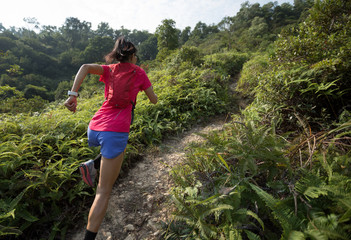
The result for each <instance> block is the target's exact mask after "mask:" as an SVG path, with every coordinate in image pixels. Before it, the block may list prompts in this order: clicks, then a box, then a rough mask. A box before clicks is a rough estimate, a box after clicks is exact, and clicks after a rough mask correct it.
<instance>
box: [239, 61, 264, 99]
mask: <svg viewBox="0 0 351 240" xmlns="http://www.w3.org/2000/svg"><path fill="white" fill-rule="evenodd" d="M268 61H269V59H268V57H267V56H265V55H255V56H254V57H253V58H251V59H250V60H249V61H247V62H245V63H244V65H243V69H242V71H241V74H240V79H239V81H238V85H237V90H238V91H239V92H241V93H242V94H244V95H245V96H251V97H253V96H254V95H255V91H254V90H255V88H256V87H257V85H258V83H259V82H260V81H262V76H261V75H262V73H263V72H266V71H267V67H268Z"/></svg>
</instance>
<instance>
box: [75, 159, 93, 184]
mask: <svg viewBox="0 0 351 240" xmlns="http://www.w3.org/2000/svg"><path fill="white" fill-rule="evenodd" d="M79 170H80V174H82V178H83V181H84V182H85V183H86V184H88V185H89V186H90V187H93V186H94V181H95V177H96V172H97V171H96V169H95V167H94V160H92V159H90V160H89V161H86V162H84V163H82V164H80V166H79Z"/></svg>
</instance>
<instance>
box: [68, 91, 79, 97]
mask: <svg viewBox="0 0 351 240" xmlns="http://www.w3.org/2000/svg"><path fill="white" fill-rule="evenodd" d="M67 94H68V96H75V97H78V93H77V92H72V91H68V93H67Z"/></svg>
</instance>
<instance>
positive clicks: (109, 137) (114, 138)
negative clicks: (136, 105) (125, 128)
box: [88, 127, 129, 158]
mask: <svg viewBox="0 0 351 240" xmlns="http://www.w3.org/2000/svg"><path fill="white" fill-rule="evenodd" d="M128 136H129V133H127V132H107V131H94V130H91V129H90V128H89V127H88V144H89V146H90V147H98V146H101V149H100V151H101V155H102V156H103V157H104V158H115V157H117V156H118V155H120V154H121V153H122V152H124V149H125V148H126V147H127V142H128Z"/></svg>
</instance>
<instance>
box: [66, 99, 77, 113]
mask: <svg viewBox="0 0 351 240" xmlns="http://www.w3.org/2000/svg"><path fill="white" fill-rule="evenodd" d="M65 107H66V108H67V109H68V110H70V111H71V112H76V109H77V98H76V97H75V96H70V97H69V98H67V100H66V101H65Z"/></svg>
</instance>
